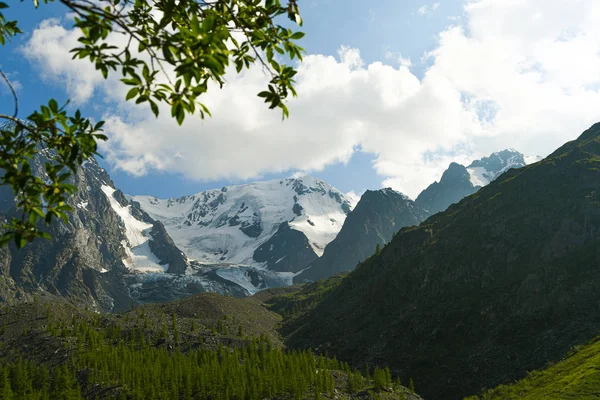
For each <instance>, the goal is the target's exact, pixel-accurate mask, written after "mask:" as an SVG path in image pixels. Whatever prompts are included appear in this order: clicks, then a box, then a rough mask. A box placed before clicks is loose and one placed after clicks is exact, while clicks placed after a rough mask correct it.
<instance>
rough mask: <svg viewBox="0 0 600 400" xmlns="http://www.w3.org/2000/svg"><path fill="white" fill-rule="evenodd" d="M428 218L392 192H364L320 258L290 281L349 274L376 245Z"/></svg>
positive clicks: (401, 195)
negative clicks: (343, 273)
mask: <svg viewBox="0 0 600 400" xmlns="http://www.w3.org/2000/svg"><path fill="white" fill-rule="evenodd" d="M428 216H429V213H428V212H427V211H425V210H423V209H422V208H421V207H419V206H418V205H417V204H415V202H414V201H412V200H410V199H409V198H408V197H406V196H405V195H403V194H402V193H399V192H396V191H395V190H392V189H389V188H388V189H381V190H367V191H366V192H365V193H364V194H363V195H362V197H361V199H360V201H359V202H358V204H357V205H356V208H355V209H354V210H353V211H352V212H351V213H350V214H349V215H348V218H346V221H345V222H344V226H343V227H342V230H341V231H340V233H339V234H338V235H337V237H336V238H335V239H334V240H333V241H332V242H331V243H329V244H328V245H327V247H326V248H325V252H324V253H323V256H321V257H320V258H318V259H316V260H315V261H313V262H312V264H310V266H309V268H307V269H306V270H305V271H304V272H302V273H301V274H300V275H298V276H296V277H295V278H294V281H295V282H296V283H302V282H306V281H316V280H319V279H324V278H328V277H330V276H332V275H334V274H337V273H339V272H344V271H350V270H352V269H354V267H355V266H356V265H357V264H358V263H359V262H361V261H363V260H366V259H367V258H369V257H370V256H372V255H373V253H374V252H375V248H376V247H377V245H380V246H381V247H383V246H384V245H385V244H386V243H388V242H389V241H390V240H391V239H392V237H393V236H394V234H395V233H396V232H398V231H399V230H400V228H403V227H405V226H413V225H418V224H419V223H421V221H423V220H424V219H425V218H426V217H428Z"/></svg>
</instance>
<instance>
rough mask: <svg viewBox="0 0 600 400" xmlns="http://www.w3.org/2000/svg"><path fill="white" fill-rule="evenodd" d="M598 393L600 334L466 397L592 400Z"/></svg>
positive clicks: (494, 399)
mask: <svg viewBox="0 0 600 400" xmlns="http://www.w3.org/2000/svg"><path fill="white" fill-rule="evenodd" d="M599 397H600V338H596V339H594V340H593V341H592V342H591V343H589V344H587V345H585V346H578V347H577V348H576V349H575V351H574V352H573V353H572V354H571V355H570V356H568V357H567V358H566V359H564V360H563V361H560V362H558V363H556V364H554V365H551V366H549V367H548V368H546V369H543V370H540V371H533V372H530V373H528V374H527V377H526V378H523V379H521V380H519V381H517V382H516V383H514V384H511V385H500V386H498V387H496V388H494V389H491V390H488V391H486V392H485V393H483V394H481V395H479V396H471V397H468V398H466V399H465V400H513V399H514V400H516V399H519V400H570V399H573V400H592V399H598V398H599Z"/></svg>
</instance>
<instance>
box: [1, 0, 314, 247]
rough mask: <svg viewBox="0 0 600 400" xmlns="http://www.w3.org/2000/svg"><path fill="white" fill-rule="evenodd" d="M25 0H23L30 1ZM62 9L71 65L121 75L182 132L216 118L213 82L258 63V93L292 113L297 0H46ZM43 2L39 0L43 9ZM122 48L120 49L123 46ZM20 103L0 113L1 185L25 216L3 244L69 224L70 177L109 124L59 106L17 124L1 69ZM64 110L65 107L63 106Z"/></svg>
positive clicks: (9, 29)
mask: <svg viewBox="0 0 600 400" xmlns="http://www.w3.org/2000/svg"><path fill="white" fill-rule="evenodd" d="M23 1H24V0H22V2H23ZM42 2H43V3H46V4H47V3H61V4H62V5H63V6H65V7H66V11H68V12H69V13H71V14H72V15H74V20H73V21H74V25H75V27H76V28H77V29H78V30H79V32H80V34H81V35H80V37H79V45H78V47H76V48H74V49H71V52H72V53H73V58H76V59H87V60H89V61H90V62H92V63H93V64H94V65H95V68H96V70H98V72H99V73H101V74H102V75H103V76H104V78H107V77H108V76H109V75H111V74H117V75H119V76H120V80H121V82H122V83H123V84H124V85H126V86H128V87H129V90H128V92H127V94H126V100H133V101H135V103H136V104H141V103H147V104H148V106H149V107H150V109H151V110H152V112H153V113H154V114H155V115H156V116H158V114H159V104H160V103H164V104H165V105H167V107H169V108H170V110H171V116H172V117H173V118H175V119H176V121H177V122H178V124H182V123H183V121H184V119H185V117H186V114H195V113H198V114H199V115H200V117H201V118H204V117H205V114H208V115H210V112H209V110H208V108H207V107H206V106H205V105H204V104H203V103H202V102H201V96H202V95H203V94H204V93H206V92H207V91H208V90H209V87H210V84H211V82H212V83H216V84H218V85H219V86H220V87H222V86H223V85H224V84H225V83H226V71H227V70H228V67H229V66H230V65H235V69H236V72H237V73H240V72H241V71H242V70H244V69H248V68H250V67H251V66H252V65H253V64H259V65H261V66H262V68H263V70H264V71H265V73H266V74H268V76H269V78H270V81H269V83H268V85H267V88H266V90H264V91H262V92H260V93H258V96H259V97H261V98H263V99H264V101H265V103H267V105H268V107H269V108H271V109H275V108H279V109H281V111H282V115H283V118H285V117H287V116H288V115H289V111H288V108H287V106H286V103H285V102H286V99H287V98H288V97H289V95H290V94H291V95H293V96H296V91H295V90H294V76H295V75H296V70H295V69H294V67H293V66H290V65H287V64H285V63H283V62H278V61H277V60H276V57H281V58H280V61H281V60H287V61H288V62H293V60H295V59H298V60H301V59H302V54H303V52H304V50H303V49H302V48H301V47H299V46H298V45H297V44H296V43H295V42H296V41H297V40H299V39H301V38H302V37H303V36H304V34H303V33H302V32H295V31H293V30H291V29H289V28H287V27H285V26H283V25H281V23H282V22H283V19H284V18H286V17H287V18H288V19H290V20H291V21H293V22H295V23H296V24H298V25H301V24H302V19H301V17H300V14H299V10H298V4H297V0H289V1H288V2H285V3H284V2H282V1H281V0H214V1H202V0H56V1H55V0H43V1H42ZM39 3H40V1H39V0H33V5H34V6H35V7H36V8H37V7H38V6H39ZM8 8H9V6H8V4H7V3H6V2H2V1H0V44H1V45H7V44H9V43H11V40H12V39H13V38H14V37H15V36H16V35H18V34H21V33H22V31H21V29H20V28H19V23H18V21H16V20H10V19H9V18H7V17H6V16H5V14H6V13H8V11H7V9H8ZM119 43H120V44H119ZM0 79H2V80H4V81H5V83H6V84H7V85H8V87H9V88H10V89H11V93H12V95H13V97H14V104H15V107H14V113H12V114H9V113H4V114H3V113H0V120H4V121H5V122H6V123H5V124H3V125H0V134H1V135H2V137H1V138H0V156H2V160H0V168H1V169H2V170H4V175H3V176H2V177H0V185H10V186H11V188H12V189H13V190H14V192H15V195H16V201H17V205H18V207H19V210H20V211H21V212H22V215H20V217H19V218H16V217H15V218H13V219H12V220H11V221H10V222H9V223H8V224H6V225H5V226H4V228H5V231H6V232H5V234H4V236H3V237H2V239H1V240H0V244H6V242H8V241H10V240H11V239H14V240H15V243H16V245H17V246H18V247H22V246H24V245H25V243H26V240H28V241H32V240H33V239H34V238H36V237H47V236H48V235H47V234H46V233H43V232H42V230H41V229H40V227H39V223H38V220H40V219H41V220H43V221H45V222H46V223H50V222H51V221H52V218H53V217H59V218H63V219H65V218H68V215H67V214H66V212H68V211H72V210H71V208H70V207H69V206H68V205H66V204H65V201H66V199H67V196H69V195H72V194H73V193H75V192H76V190H77V189H76V188H75V187H74V186H72V185H70V184H68V183H67V182H68V178H69V177H70V176H71V174H73V173H75V172H76V171H77V167H78V166H80V165H81V164H82V162H83V161H84V160H85V159H87V158H89V157H91V156H93V155H96V154H97V152H96V151H97V143H96V142H97V140H106V137H105V136H104V135H102V133H101V130H102V122H100V123H97V124H94V123H92V121H91V120H89V119H86V118H83V117H82V116H81V114H80V113H79V111H77V112H75V114H74V115H73V116H69V115H68V114H67V111H68V110H67V108H66V107H59V106H58V103H57V102H56V101H55V100H51V101H50V102H49V103H48V105H46V106H42V107H41V108H40V111H37V112H35V113H34V114H32V115H30V116H29V117H27V119H25V120H23V119H20V118H19V116H18V112H19V108H18V98H17V95H16V92H15V91H14V90H12V89H13V88H12V85H11V82H10V80H9V79H8V77H7V76H6V74H4V72H3V71H1V70H0ZM65 106H66V105H65ZM40 151H44V152H45V153H44V155H45V157H46V158H47V159H48V162H47V163H46V166H45V171H44V175H45V178H46V179H42V178H41V177H39V176H37V175H36V174H35V173H34V172H33V171H32V168H31V165H30V162H31V160H32V159H33V157H34V156H36V155H37V154H38V153H39V152H40Z"/></svg>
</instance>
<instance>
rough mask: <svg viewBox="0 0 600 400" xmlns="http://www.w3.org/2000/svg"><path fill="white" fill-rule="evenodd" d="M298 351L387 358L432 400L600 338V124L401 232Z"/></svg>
mask: <svg viewBox="0 0 600 400" xmlns="http://www.w3.org/2000/svg"><path fill="white" fill-rule="evenodd" d="M291 324H292V326H287V327H285V331H286V332H291V333H290V337H289V343H290V344H291V345H295V346H306V347H309V346H310V347H312V348H314V349H317V350H318V351H325V350H328V351H329V354H336V355H337V356H338V357H342V358H343V359H346V360H350V361H352V362H353V363H354V364H357V365H360V364H364V363H365V362H366V363H386V364H390V365H391V367H392V369H393V371H394V372H396V373H397V374H399V375H400V376H401V377H402V378H403V380H404V381H406V379H407V378H408V377H409V376H412V377H413V378H414V379H415V383H416V385H417V387H419V388H421V392H422V393H423V395H424V397H425V398H432V399H451V398H452V399H455V398H460V397H461V396H462V395H468V394H471V393H476V392H477V391H479V390H480V389H481V388H482V387H492V386H495V385H497V384H499V383H506V382H509V381H511V380H513V379H515V378H518V377H520V376H521V375H522V374H523V373H524V372H525V371H527V370H531V369H535V368H540V367H543V366H544V365H545V363H547V362H548V361H551V360H557V359H559V358H560V357H562V356H563V355H564V354H565V353H566V352H567V351H568V349H569V348H570V347H571V346H573V345H575V344H578V343H582V342H584V341H585V340H588V339H589V338H591V337H592V336H594V335H596V334H597V333H598V332H599V331H600V124H596V125H594V126H593V127H592V128H590V129H589V130H587V131H586V132H584V133H583V134H582V135H581V136H580V138H579V139H578V140H576V141H573V142H569V143H567V144H566V145H564V146H562V147H561V148H560V149H558V150H557V151H555V152H554V153H553V154H551V155H550V156H549V157H548V158H546V159H545V160H543V161H541V162H538V163H536V164H533V165H530V166H527V167H525V168H520V169H518V170H515V169H513V170H510V171H508V172H507V173H505V174H504V175H502V176H500V177H499V178H498V179H496V180H495V181H493V182H492V183H490V184H489V185H488V186H486V187H484V188H482V189H481V190H479V191H478V192H477V193H475V194H473V195H471V196H469V197H467V198H465V199H463V200H462V201H460V202H459V203H458V204H455V205H452V206H450V207H449V208H448V210H446V211H445V212H442V213H439V214H436V215H434V216H432V217H430V218H429V219H428V220H427V221H425V222H424V223H422V224H421V225H420V226H418V227H411V228H405V229H402V230H401V231H400V232H399V233H398V234H397V235H396V236H395V237H394V239H393V240H392V242H391V243H390V244H389V245H387V246H386V247H385V248H384V249H383V250H382V252H381V254H380V255H378V256H374V257H371V258H369V259H368V260H366V261H365V262H364V263H362V264H361V265H359V266H358V267H357V268H356V269H355V270H354V271H353V272H352V273H351V274H350V275H349V276H348V277H347V278H346V279H344V280H343V281H342V283H341V284H340V285H339V286H338V287H337V288H335V289H333V290H332V291H331V292H330V294H329V295H328V296H326V297H325V298H324V300H323V301H321V302H320V304H319V305H318V306H317V307H316V308H315V309H314V311H312V312H311V313H309V314H307V315H306V316H304V317H302V318H298V319H296V320H293V321H292V323H291Z"/></svg>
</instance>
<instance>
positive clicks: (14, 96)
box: [0, 69, 19, 118]
mask: <svg viewBox="0 0 600 400" xmlns="http://www.w3.org/2000/svg"><path fill="white" fill-rule="evenodd" d="M0 75H2V78H4V80H5V81H6V84H7V85H8V88H9V89H10V92H11V93H12V95H13V98H14V99H15V112H14V114H13V117H14V118H17V115H18V114H19V98H18V97H17V92H15V88H14V87H13V85H12V83H11V82H10V79H8V76H6V74H5V73H4V71H2V69H0Z"/></svg>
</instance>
